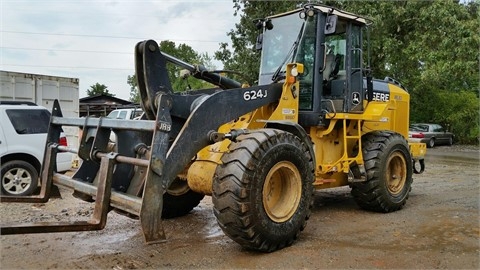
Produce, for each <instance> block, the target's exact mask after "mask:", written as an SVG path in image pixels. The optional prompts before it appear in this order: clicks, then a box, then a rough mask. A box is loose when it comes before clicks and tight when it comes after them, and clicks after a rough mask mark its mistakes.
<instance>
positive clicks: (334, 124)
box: [187, 64, 426, 195]
mask: <svg viewBox="0 0 480 270" xmlns="http://www.w3.org/2000/svg"><path fill="white" fill-rule="evenodd" d="M294 68H295V69H297V70H298V71H299V73H301V72H303V65H301V64H298V65H296V64H288V65H287V70H286V74H287V78H286V79H285V83H284V85H283V90H282V96H281V98H280V100H279V102H278V104H270V105H267V106H264V107H261V108H259V109H257V110H255V111H253V112H250V113H248V114H245V115H243V116H242V117H240V118H238V119H236V120H235V121H232V122H229V123H226V124H224V125H222V126H221V127H220V128H219V130H218V132H221V133H228V132H230V130H232V129H250V130H253V129H259V128H263V127H265V125H266V122H267V121H291V122H295V123H298V106H299V100H298V96H299V83H298V82H297V81H296V80H295V77H294V76H292V75H291V74H292V69H294ZM295 73H296V72H293V74H295ZM292 77H293V78H292ZM388 87H389V90H390V94H389V99H388V100H387V101H371V102H367V101H365V102H364V110H363V112H362V113H358V112H355V113H335V114H327V115H326V119H328V120H329V124H328V125H327V126H318V127H317V126H313V127H304V128H305V130H306V132H307V133H308V135H309V136H310V139H311V141H312V143H313V148H314V154H315V160H316V164H315V182H314V185H315V187H316V188H317V189H324V188H332V187H339V186H344V185H348V183H349V182H348V176H349V173H350V168H351V166H352V165H354V164H357V165H363V156H362V150H361V149H362V145H361V138H362V136H363V135H365V134H366V133H369V132H372V131H375V130H391V131H394V132H397V133H399V134H401V135H402V136H404V137H405V138H408V127H409V117H410V115H409V102H410V96H409V94H408V93H407V92H406V91H405V90H403V89H401V88H399V87H398V86H396V85H393V84H388ZM230 143H231V141H230V140H224V141H221V142H218V143H215V144H213V145H210V146H208V147H205V148H204V149H202V150H201V151H200V152H198V154H197V156H196V159H195V161H194V162H193V163H192V165H191V166H190V167H189V169H188V174H187V179H188V183H189V186H190V187H191V189H192V190H194V191H197V192H200V193H203V194H207V195H211V192H212V191H211V189H212V181H213V178H214V174H215V170H216V167H217V166H218V165H220V164H222V161H221V158H222V156H223V153H225V152H226V151H228V147H229V145H230ZM409 145H410V151H411V153H412V157H413V158H414V159H423V157H424V156H425V153H426V146H425V144H422V143H409Z"/></svg>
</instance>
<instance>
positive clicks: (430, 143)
mask: <svg viewBox="0 0 480 270" xmlns="http://www.w3.org/2000/svg"><path fill="white" fill-rule="evenodd" d="M427 146H428V148H433V147H434V146H435V138H431V139H430V140H429V141H428V144H427Z"/></svg>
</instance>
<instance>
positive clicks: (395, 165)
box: [352, 131, 413, 213]
mask: <svg viewBox="0 0 480 270" xmlns="http://www.w3.org/2000/svg"><path fill="white" fill-rule="evenodd" d="M362 145H363V159H364V162H365V170H366V173H367V180H366V182H358V183H354V184H352V196H353V197H354V198H355V201H356V202H357V204H358V205H359V206H360V207H362V208H363V209H366V210H371V211H376V212H385V213H388V212H393V211H396V210H399V209H401V208H402V207H403V206H404V205H405V203H406V201H407V199H408V195H409V193H410V190H411V184H412V170H413V164H412V158H411V156H410V151H409V147H408V143H407V141H406V140H405V138H404V137H403V136H402V135H400V134H398V133H394V132H388V131H377V132H372V133H369V134H366V135H365V136H363V138H362Z"/></svg>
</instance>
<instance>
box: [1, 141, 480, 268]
mask: <svg viewBox="0 0 480 270" xmlns="http://www.w3.org/2000/svg"><path fill="white" fill-rule="evenodd" d="M479 156H480V152H479V148H478V147H476V146H453V147H437V148H434V149H429V150H428V153H427V157H426V166H427V168H426V170H425V172H424V173H423V174H422V175H415V176H414V183H413V185H412V192H411V194H410V198H409V200H408V201H407V205H406V207H405V208H404V209H402V210H401V211H398V212H394V213H389V214H379V213H372V212H368V211H363V210H361V209H359V207H358V206H357V205H356V204H355V202H354V201H353V199H352V197H351V196H350V189H349V188H346V187H344V188H337V189H331V190H328V191H317V192H316V194H315V204H314V208H313V213H312V216H311V218H310V220H309V221H308V224H307V227H306V229H305V230H304V231H303V232H302V233H301V235H300V238H299V239H298V240H297V242H295V243H294V245H292V246H291V247H288V248H285V249H282V250H279V251H276V252H273V253H257V252H252V251H248V250H245V249H243V248H241V247H240V246H239V245H238V244H236V243H235V242H233V241H232V240H230V239H229V238H228V237H226V236H225V235H224V234H223V232H222V231H221V229H220V228H219V227H218V225H217V224H216V220H215V217H214V215H213V213H212V204H211V199H210V198H209V197H207V198H205V199H204V200H203V201H202V202H201V204H200V205H199V206H198V207H197V208H195V209H194V211H192V213H191V214H189V215H187V216H184V217H181V218H177V219H174V220H166V221H164V222H163V223H164V227H165V231H166V234H167V242H165V243H161V244H154V245H146V244H145V243H144V241H143V235H142V233H141V229H140V224H139V221H138V220H134V219H129V218H126V217H124V216H122V215H119V214H117V213H115V212H110V213H109V214H108V222H107V226H106V228H105V229H104V230H103V231H95V232H74V233H54V234H35V235H5V236H1V238H0V240H1V249H0V252H1V261H0V266H1V268H2V269H90V268H95V269H145V268H177V269H185V268H187V269H190V268H202V269H203V268H216V269H219V268H221V269H230V268H244V269H245V268H247V269H248V268H264V269H265V268H266V269H272V268H279V269H299V268H307V269H313V268H315V269H318V268H324V269H345V268H377V269H392V268H397V269H398V268H403V269H405V268H408V269H420V268H421V269H425V268H440V269H479V268H480V259H479V255H480V242H479V239H480V223H479V222H480V221H479V191H480V186H479V182H480V170H479ZM61 192H62V198H61V199H53V200H51V201H50V202H49V203H46V204H7V203H2V204H0V217H1V221H2V224H6V223H8V222H14V221H15V222H18V221H21V222H37V221H65V220H85V219H87V218H88V216H89V215H90V214H91V213H92V210H93V208H92V206H91V204H88V203H85V202H82V201H79V200H76V199H74V198H73V197H72V196H71V195H70V194H71V192H70V191H68V190H64V189H62V190H61Z"/></svg>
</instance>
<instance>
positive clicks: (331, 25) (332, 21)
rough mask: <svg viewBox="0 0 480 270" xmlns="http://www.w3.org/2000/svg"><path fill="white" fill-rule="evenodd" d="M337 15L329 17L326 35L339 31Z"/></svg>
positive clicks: (326, 23)
mask: <svg viewBox="0 0 480 270" xmlns="http://www.w3.org/2000/svg"><path fill="white" fill-rule="evenodd" d="M337 20H338V16H337V15H328V16H327V20H326V22H325V35H328V34H333V33H335V31H336V29H337Z"/></svg>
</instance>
